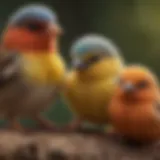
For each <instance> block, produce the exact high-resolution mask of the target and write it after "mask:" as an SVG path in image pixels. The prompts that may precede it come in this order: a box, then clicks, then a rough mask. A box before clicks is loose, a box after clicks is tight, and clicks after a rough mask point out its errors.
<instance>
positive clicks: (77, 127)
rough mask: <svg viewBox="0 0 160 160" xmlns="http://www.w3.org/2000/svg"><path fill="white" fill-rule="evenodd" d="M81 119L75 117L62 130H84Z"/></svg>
mask: <svg viewBox="0 0 160 160" xmlns="http://www.w3.org/2000/svg"><path fill="white" fill-rule="evenodd" d="M81 122H82V121H81V120H80V119H75V120H73V121H72V122H71V123H69V124H68V125H66V126H65V127H64V128H63V129H62V130H61V131H63V132H79V131H80V130H82V126H81Z"/></svg>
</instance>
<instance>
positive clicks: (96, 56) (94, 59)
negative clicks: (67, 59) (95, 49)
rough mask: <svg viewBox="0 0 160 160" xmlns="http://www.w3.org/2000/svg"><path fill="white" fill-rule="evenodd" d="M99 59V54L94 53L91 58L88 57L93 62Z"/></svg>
mask: <svg viewBox="0 0 160 160" xmlns="http://www.w3.org/2000/svg"><path fill="white" fill-rule="evenodd" d="M99 59H100V56H99V55H95V56H93V57H91V58H90V59H89V61H91V62H95V61H97V60H99Z"/></svg>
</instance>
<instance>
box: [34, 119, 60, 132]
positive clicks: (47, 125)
mask: <svg viewBox="0 0 160 160" xmlns="http://www.w3.org/2000/svg"><path fill="white" fill-rule="evenodd" d="M34 119H35V120H36V121H37V122H38V124H39V125H40V126H41V127H42V130H45V131H50V132H56V131H58V128H57V127H56V125H55V124H54V123H53V122H52V121H51V120H48V119H46V118H44V117H42V116H36V117H34Z"/></svg>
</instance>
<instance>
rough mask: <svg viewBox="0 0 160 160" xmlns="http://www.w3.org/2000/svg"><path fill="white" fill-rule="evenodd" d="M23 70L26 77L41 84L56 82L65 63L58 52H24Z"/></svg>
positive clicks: (62, 72) (62, 73) (60, 77)
mask: <svg viewBox="0 0 160 160" xmlns="http://www.w3.org/2000/svg"><path fill="white" fill-rule="evenodd" d="M22 66H23V72H24V75H25V77H26V78H27V79H29V80H32V81H35V82H36V83H43V84H49V83H50V84H53V83H54V84H58V83H60V82H61V81H62V80H63V76H64V74H65V63H64V61H63V59H62V57H61V56H60V54H58V53H53V54H52V53H42V54H41V53H33V54H32V53H29V54H27V53H24V54H23V56H22Z"/></svg>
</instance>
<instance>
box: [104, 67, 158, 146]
mask: <svg viewBox="0 0 160 160" xmlns="http://www.w3.org/2000/svg"><path fill="white" fill-rule="evenodd" d="M159 97H160V94H159V82H158V79H157V77H156V75H155V74H154V73H153V72H152V71H151V70H150V69H149V68H147V67H145V66H143V65H138V64H133V65H129V66H126V68H124V70H123V71H122V72H121V74H120V76H119V78H118V79H117V82H116V89H115V92H114V95H113V97H112V100H111V102H110V105H109V106H108V105H107V107H106V113H107V114H106V115H107V116H109V120H110V123H111V124H112V125H113V127H114V132H116V133H118V134H120V135H122V137H124V139H126V140H129V141H130V142H131V141H132V142H135V143H137V142H138V143H141V144H143V143H150V142H154V141H157V140H159V139H160V101H159Z"/></svg>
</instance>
